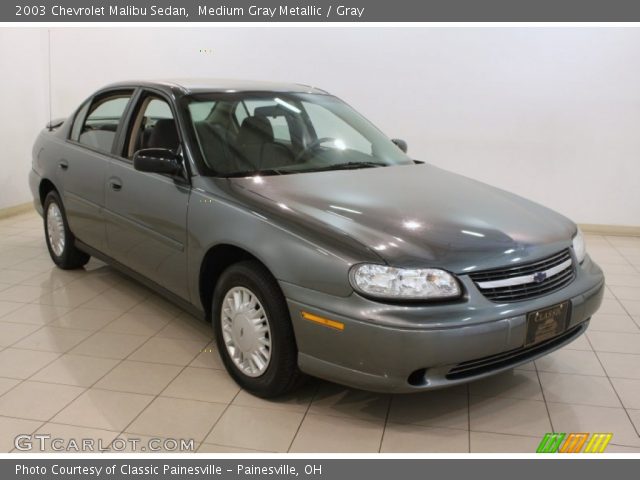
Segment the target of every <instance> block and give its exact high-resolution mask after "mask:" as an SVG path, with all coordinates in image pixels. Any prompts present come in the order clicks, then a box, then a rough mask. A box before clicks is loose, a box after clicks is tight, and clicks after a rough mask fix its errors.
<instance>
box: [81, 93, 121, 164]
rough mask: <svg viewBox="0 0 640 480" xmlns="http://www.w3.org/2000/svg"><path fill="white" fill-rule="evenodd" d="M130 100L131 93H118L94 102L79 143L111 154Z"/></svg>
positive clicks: (85, 120)
mask: <svg viewBox="0 0 640 480" xmlns="http://www.w3.org/2000/svg"><path fill="white" fill-rule="evenodd" d="M130 99H131V92H118V93H116V94H112V95H107V96H104V97H100V98H98V99H96V100H94V102H93V103H92V104H91V108H90V109H89V112H88V114H87V115H86V117H85V119H84V122H83V124H82V128H81V129H80V134H79V136H78V140H77V141H78V142H79V143H81V144H82V145H86V146H87V147H89V148H92V149H94V150H98V151H101V152H105V153H110V152H111V150H112V148H113V142H114V140H115V138H116V131H117V130H118V125H119V124H120V121H121V120H122V116H123V115H124V112H125V110H126V108H127V105H128V104H129V100H130ZM74 127H75V125H74Z"/></svg>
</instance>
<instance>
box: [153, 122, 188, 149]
mask: <svg viewBox="0 0 640 480" xmlns="http://www.w3.org/2000/svg"><path fill="white" fill-rule="evenodd" d="M179 143H180V141H179V140H178V131H177V130H176V122H174V121H173V119H171V118H162V119H160V120H157V121H156V123H155V125H154V126H153V130H151V135H150V136H149V141H148V142H147V146H148V147H149V148H168V149H170V150H175V149H176V148H178V144H179Z"/></svg>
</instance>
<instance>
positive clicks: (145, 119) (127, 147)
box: [105, 90, 191, 299]
mask: <svg viewBox="0 0 640 480" xmlns="http://www.w3.org/2000/svg"><path fill="white" fill-rule="evenodd" d="M175 118H176V116H175V114H174V111H173V109H172V106H171V102H170V100H169V99H168V98H166V97H164V96H163V95H162V94H161V93H159V92H153V91H148V90H142V91H141V92H140V95H139V96H138V97H137V99H136V100H135V106H134V107H133V108H132V110H131V115H130V118H129V119H128V122H127V127H126V132H124V133H123V138H124V141H123V142H121V147H120V148H121V151H120V152H119V153H120V155H119V156H118V157H117V158H112V159H111V161H110V162H109V166H108V172H107V176H106V180H105V192H106V193H105V197H106V209H105V215H106V216H107V220H108V221H107V242H108V247H109V252H110V254H111V256H112V257H113V258H115V259H116V260H118V261H119V262H120V263H122V264H124V265H126V266H127V267H129V268H131V269H133V270H135V271H136V272H138V273H140V274H142V275H144V276H145V277H148V278H149V279H151V280H153V281H154V282H155V283H157V284H159V285H161V286H162V287H165V288H166V289H168V290H170V291H171V292H173V293H175V294H177V295H179V296H181V297H183V298H185V299H188V292H187V287H186V285H187V270H186V269H187V257H186V242H187V231H186V228H187V208H188V205H189V194H190V191H191V188H190V181H189V176H188V174H187V170H186V169H185V170H184V174H183V175H176V176H170V175H163V174H156V173H146V172H140V171H137V170H135V169H134V168H133V155H134V153H135V152H136V151H138V150H141V149H144V148H167V149H170V150H173V151H176V152H181V151H182V142H181V135H180V133H179V131H178V126H177V123H176V120H175Z"/></svg>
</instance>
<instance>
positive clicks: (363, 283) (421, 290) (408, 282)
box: [349, 264, 461, 300]
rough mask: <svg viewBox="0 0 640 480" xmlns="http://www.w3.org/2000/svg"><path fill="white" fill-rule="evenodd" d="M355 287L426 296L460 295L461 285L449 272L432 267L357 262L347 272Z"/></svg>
mask: <svg viewBox="0 0 640 480" xmlns="http://www.w3.org/2000/svg"><path fill="white" fill-rule="evenodd" d="M349 277H350V280H351V285H352V286H353V288H354V289H356V290H357V291H359V292H360V293H363V294H365V295H370V296H372V297H379V298H388V299H399V300H428V299H446V298H455V297H459V296H460V294H461V290H460V285H458V282H457V281H456V279H455V278H454V277H453V275H451V274H450V273H447V272H445V271H444V270H438V269H435V268H415V269H414V268H394V267H387V266H385V265H371V264H361V265H356V266H354V267H353V268H352V269H351V272H350V275H349Z"/></svg>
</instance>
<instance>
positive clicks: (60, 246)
mask: <svg viewBox="0 0 640 480" xmlns="http://www.w3.org/2000/svg"><path fill="white" fill-rule="evenodd" d="M43 218H44V238H45V240H46V242H47V249H48V250H49V255H50V256H51V260H53V262H54V263H55V264H56V265H57V266H58V267H60V268H62V269H63V270H72V269H75V268H81V267H84V266H85V265H86V264H87V262H88V261H89V259H90V258H91V256H90V255H88V254H86V253H84V252H82V251H80V250H78V249H77V248H76V246H75V237H74V236H73V234H72V233H71V230H69V224H68V223H67V216H66V214H65V212H64V207H63V206H62V200H60V195H58V192H56V191H55V190H52V191H50V192H49V193H48V194H47V196H46V197H45V199H44V214H43ZM50 230H51V232H50Z"/></svg>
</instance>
